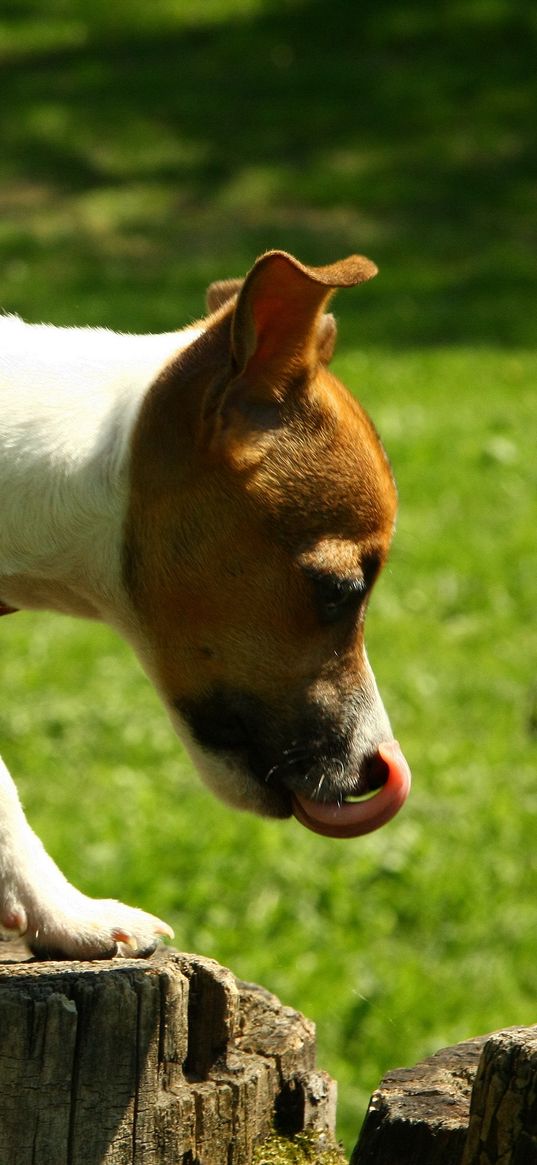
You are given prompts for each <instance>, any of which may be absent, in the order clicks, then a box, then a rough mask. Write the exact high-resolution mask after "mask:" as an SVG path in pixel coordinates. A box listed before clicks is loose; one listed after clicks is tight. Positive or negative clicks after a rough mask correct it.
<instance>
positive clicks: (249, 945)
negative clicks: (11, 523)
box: [0, 0, 537, 1150]
mask: <svg viewBox="0 0 537 1165" xmlns="http://www.w3.org/2000/svg"><path fill="white" fill-rule="evenodd" d="M536 31H537V9H536V8H535V6H534V5H533V4H532V3H530V2H527V3H526V2H524V0H517V2H516V3H512V0H464V2H462V0H460V2H457V0H453V2H441V3H439V4H436V5H433V6H431V5H427V4H425V3H423V2H417V0H414V2H410V0H403V2H401V0H375V2H374V0H364V2H355V0H331V2H330V4H329V5H326V4H325V3H321V2H320V0H197V2H196V0H152V2H151V3H146V4H144V3H142V2H141V0H130V2H129V3H127V2H126V0H114V3H110V2H105V0H92V3H91V4H89V3H88V0H49V2H48V3H47V5H46V11H45V9H44V8H43V6H42V5H41V4H38V3H37V2H35V3H34V2H32V0H2V4H1V7H0V62H1V66H2V103H1V106H0V124H1V141H2V150H1V151H0V211H1V214H0V252H1V256H2V303H3V307H4V308H5V309H6V310H8V311H17V312H20V313H21V314H22V315H23V316H25V317H26V318H27V319H30V320H42V319H44V320H47V321H51V322H54V323H58V324H105V325H108V326H111V327H116V328H120V329H122V330H132V331H135V330H138V331H158V330H164V329H170V328H173V327H177V326H181V325H182V324H183V323H186V322H187V321H189V320H191V319H194V318H196V316H197V315H198V314H200V313H201V311H202V303H203V291H204V287H205V285H206V283H208V282H209V281H211V280H212V279H215V278H218V277H221V276H227V275H236V274H242V273H243V272H244V271H245V270H246V269H247V268H248V267H249V266H250V265H251V263H252V261H253V259H254V258H255V256H256V255H257V254H258V253H259V252H260V251H262V250H264V249H266V248H271V247H283V248H286V249H290V250H292V251H294V252H295V253H296V254H297V255H298V256H299V257H300V258H301V259H303V260H304V261H306V262H310V263H322V262H330V261H332V260H333V259H335V258H338V257H340V256H342V255H344V254H346V253H349V252H350V251H352V250H359V251H362V252H365V253H366V254H370V255H371V257H372V258H374V259H375V260H376V261H377V262H378V263H379V266H380V268H381V276H380V278H379V279H378V280H376V281H375V282H374V283H373V284H371V285H368V286H367V287H365V288H362V289H360V290H358V291H356V292H353V293H351V292H347V293H340V295H339V297H338V299H337V300H336V304H335V306H336V311H337V314H338V317H339V322H340V344H339V349H338V355H337V358H336V361H335V364H334V368H335V371H336V372H338V373H339V374H340V375H341V376H342V377H343V378H344V379H345V380H346V382H347V383H348V384H349V385H350V386H351V387H352V388H353V390H355V391H357V392H358V393H359V395H360V398H361V400H362V401H363V403H364V404H365V405H366V407H367V408H368V409H369V411H370V412H371V414H372V416H373V418H374V420H375V422H376V424H377V425H378V427H379V429H380V431H381V433H382V435H383V438H384V441H385V444H386V445H387V447H388V451H389V453H390V456H391V458H392V461H393V464H394V467H395V470H396V474H397V478H398V482H399V489H400V496H401V515H400V521H399V527H398V533H397V537H396V543H395V546H394V551H393V555H392V559H391V564H390V567H389V569H388V570H387V571H386V573H385V575H384V577H383V579H382V580H381V582H380V585H379V587H378V589H377V591H376V593H375V598H374V601H373V603H372V605H371V608H370V612H369V615H368V623H369V638H368V642H369V652H370V656H371V658H372V661H373V663H374V665H375V669H376V672H377V677H378V680H379V683H380V686H381V689H382V692H383V695H384V697H385V701H386V704H387V706H388V708H389V711H390V714H391V716H392V720H393V724H394V728H395V730H396V733H397V735H398V736H399V738H400V739H401V741H402V743H403V746H404V748H405V751H406V752H407V755H408V756H409V759H410V761H411V764H412V767H413V770H414V791H413V795H412V798H411V800H410V802H409V803H408V805H407V807H406V808H405V811H404V813H403V814H402V815H401V816H400V818H399V819H396V820H395V821H394V822H393V823H391V824H390V826H388V827H387V828H386V829H385V830H383V831H381V832H380V833H379V834H377V835H374V836H372V837H370V838H365V839H360V840H358V841H356V842H348V843H344V844H343V843H342V844H339V843H337V842H333V841H328V840H325V839H321V838H317V837H315V836H313V835H308V834H306V833H305V832H304V831H301V830H300V828H299V827H298V826H297V825H296V824H295V823H293V822H290V823H283V824H281V823H280V824H278V823H272V822H265V821H261V820H257V819H253V818H248V817H241V816H239V815H237V814H234V813H233V812H232V811H230V810H229V811H228V810H227V809H226V808H224V807H222V806H220V805H219V804H217V803H216V802H215V801H214V800H213V799H212V798H211V796H210V795H209V794H208V793H206V792H205V791H204V790H203V789H202V788H201V786H200V785H199V784H198V780H197V778H196V776H195V775H194V774H193V773H192V771H191V769H190V767H189V764H188V762H187V760H186V759H185V758H184V756H183V754H182V753H181V749H180V746H179V744H178V742H177V740H176V739H175V738H174V737H173V735H172V733H171V731H170V729H169V726H168V723H167V721H166V717H165V714H164V712H163V711H162V709H161V708H160V707H159V705H158V702H157V699H156V697H155V695H154V694H153V692H152V690H151V689H150V687H149V685H148V684H147V682H146V680H145V679H144V678H143V677H142V676H141V674H140V671H139V669H138V667H137V665H136V664H135V662H134V661H133V659H132V658H131V656H130V654H129V652H128V651H127V649H126V648H124V647H123V645H122V644H121V643H118V642H117V640H116V639H115V638H114V637H113V636H112V635H111V633H109V632H108V631H107V630H106V629H105V628H100V627H96V626H95V627H94V626H90V625H85V624H83V623H76V622H74V621H70V620H67V619H66V620H62V619H59V618H54V617H52V616H51V617H49V616H46V615H39V616H38V615H19V616H17V617H16V618H14V619H13V620H3V621H2V625H1V628H0V635H1V646H0V678H1V684H2V694H3V695H2V704H1V707H0V740H1V744H2V751H3V753H4V756H5V759H6V761H7V762H8V763H9V764H10V766H11V768H12V771H13V772H14V774H15V775H16V776H17V779H18V783H19V788H20V789H21V792H22V795H23V799H24V802H25V805H26V807H27V810H28V813H29V816H30V818H31V821H32V823H33V824H34V826H35V827H36V828H37V830H38V831H39V833H40V835H41V836H42V837H43V839H44V841H45V842H46V844H47V846H48V847H49V848H50V849H51V851H52V852H53V854H54V856H55V857H56V858H57V860H58V861H59V862H60V864H61V865H62V868H63V869H64V870H65V871H66V872H67V873H68V874H69V876H70V877H71V878H72V879H73V880H74V881H75V883H77V884H79V885H80V886H81V887H82V888H84V889H85V890H86V891H88V892H90V893H93V894H96V895H106V896H108V895H110V894H117V895H118V896H121V897H123V898H125V899H126V900H127V901H129V900H130V901H133V902H135V903H136V904H138V905H141V906H145V907H147V908H148V909H151V910H154V911H156V912H158V913H161V914H162V915H163V916H164V917H166V918H168V920H169V921H171V922H172V923H173V924H174V925H175V927H176V933H177V942H178V944H179V945H180V946H181V947H183V948H184V949H189V948H190V949H196V950H198V951H200V952H203V953H204V954H207V955H211V956H214V957H215V958H217V959H219V960H220V961H221V962H224V963H227V964H229V965H230V966H231V967H232V969H233V970H234V971H235V972H236V973H237V974H238V975H240V976H242V977H244V978H247V979H253V980H258V981H260V982H262V983H264V984H265V985H266V986H267V987H268V988H270V989H271V990H273V991H275V992H277V993H278V994H280V995H281V997H282V998H283V999H284V1000H285V1002H287V1003H290V1004H292V1005H293V1006H295V1007H297V1008H299V1009H301V1010H303V1011H305V1012H306V1014H308V1015H309V1016H311V1017H312V1018H314V1019H315V1021H316V1023H317V1025H318V1039H319V1062H320V1063H321V1064H322V1066H323V1067H326V1068H327V1069H328V1070H329V1071H330V1072H331V1073H332V1074H333V1075H334V1076H336V1077H337V1079H338V1081H339V1085H340V1106H339V1112H340V1134H341V1136H342V1137H343V1139H344V1141H345V1144H346V1146H347V1148H348V1149H349V1150H350V1148H351V1147H352V1144H353V1143H354V1140H355V1139H356V1135H357V1131H358V1127H359V1124H360V1121H361V1118H362V1115H363V1111H364V1106H365V1104H366V1102H367V1098H368V1096H369V1093H370V1092H371V1091H372V1089H373V1088H374V1087H375V1086H376V1084H377V1082H378V1079H379V1077H380V1075H381V1074H382V1073H383V1072H384V1071H385V1070H386V1069H387V1068H388V1067H393V1066H396V1065H397V1064H409V1063H411V1062H412V1061H413V1060H415V1059H416V1058H418V1057H421V1056H423V1055H426V1054H428V1053H429V1052H431V1051H433V1050H434V1049H436V1048H437V1047H439V1046H440V1045H442V1044H445V1043H448V1042H453V1041H455V1040H458V1039H463V1038H465V1037H467V1036H471V1035H475V1034H478V1033H479V1032H483V1031H486V1030H490V1029H492V1028H495V1027H499V1026H502V1025H507V1024H514V1023H531V1022H534V1021H535V994H536V969H535V968H536V958H535V946H536V924H537V903H536V889H537V877H536V867H537V854H536V845H535V836H536V817H537V786H536V781H535V760H536V743H537V741H536V738H537V676H536V667H535V661H536V655H537V650H536V648H537V636H536V631H535V621H534V611H535V605H536V598H537V595H536V582H535V579H536V565H537V564H536V556H535V549H534V547H535V527H536V522H537V508H536V477H537V461H536V456H535V443H536V442H535V435H536V420H537V407H536V378H537V355H536V338H537V310H536V309H537V280H536V278H535V249H536V243H537V217H536V193H537V190H536V185H537V183H536V178H537V150H536V145H537V143H536V140H535V138H536V128H535V127H536V124H537V121H536V116H535V113H536V108H537V102H536V97H537V74H536V71H535V59H536V47H537V46H536V39H537V37H536Z"/></svg>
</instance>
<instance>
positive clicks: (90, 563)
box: [0, 316, 200, 958]
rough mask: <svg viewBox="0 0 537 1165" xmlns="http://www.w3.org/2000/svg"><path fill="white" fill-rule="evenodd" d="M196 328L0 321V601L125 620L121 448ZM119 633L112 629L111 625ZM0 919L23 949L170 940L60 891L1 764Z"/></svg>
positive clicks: (154, 924)
mask: <svg viewBox="0 0 537 1165" xmlns="http://www.w3.org/2000/svg"><path fill="white" fill-rule="evenodd" d="M199 333H200V328H199V327H198V326H193V327H190V328H186V329H184V330H183V331H182V332H173V333H167V334H165V335H160V336H129V335H118V334H116V333H114V332H110V331H107V330H105V329H101V328H98V329H85V328H55V327H51V326H48V325H43V324H38V325H29V324H25V323H23V321H22V320H20V319H18V318H16V317H14V316H7V317H4V318H1V319H0V498H1V506H0V600H2V601H3V602H5V603H8V604H10V605H11V606H14V607H17V606H23V607H47V608H56V609H58V610H62V611H66V612H68V613H70V614H77V615H90V616H94V617H97V618H105V619H106V620H107V621H108V622H110V623H112V624H115V625H116V626H120V627H121V626H122V624H124V623H125V622H126V621H128V617H127V615H126V605H125V603H124V600H123V592H122V587H121V544H122V527H123V520H124V512H125V506H126V503H127V488H128V483H127V473H128V463H129V440H130V436H131V433H132V429H133V425H134V422H135V419H136V416H137V413H138V409H139V407H140V403H141V401H142V399H143V396H144V394H145V392H146V391H147V389H148V387H149V385H151V384H152V383H153V382H154V380H155V379H156V377H157V376H158V373H159V371H160V369H161V368H162V367H163V366H164V365H165V364H166V363H167V362H168V361H169V359H170V358H171V357H172V356H173V355H174V354H175V353H177V352H179V351H181V350H182V349H184V348H185V347H186V346H187V345H188V344H189V343H191V342H192V341H193V340H194V339H195V338H196V337H197V336H198V335H199ZM123 629H124V630H125V627H123ZM0 924H2V925H4V926H5V927H6V929H7V930H8V931H9V932H10V933H12V934H13V933H24V934H26V935H27V936H28V938H29V939H30V941H31V942H32V945H33V946H34V947H35V948H36V949H43V950H53V951H56V950H57V951H61V952H62V953H63V954H64V955H73V956H74V957H81V958H84V957H86V958H91V957H94V956H96V955H99V954H104V953H110V951H112V952H113V951H114V950H115V949H116V947H117V945H118V944H119V945H121V943H126V944H127V948H128V949H131V950H132V949H139V950H140V952H143V951H144V950H147V949H148V948H150V947H151V946H152V945H154V943H155V935H158V934H171V931H170V929H169V927H167V926H166V924H165V923H163V922H161V921H160V920H159V919H156V918H153V917H152V916H151V915H147V914H144V913H143V912H142V911H140V910H135V909H132V908H130V907H128V906H124V905H123V904H122V903H118V902H112V901H104V902H95V901H93V900H91V899H89V898H86V897H85V895H83V894H81V893H80V892H79V891H78V890H76V889H75V888H74V887H73V886H71V885H70V884H69V883H68V882H67V881H66V879H65V878H64V877H63V874H61V872H60V870H59V869H58V868H57V866H56V865H55V864H54V862H53V861H52V859H51V858H50V857H49V856H48V854H47V853H46V852H45V850H44V848H43V846H42V844H41V842H40V841H39V839H38V838H37V837H36V836H35V834H34V833H33V832H32V830H31V829H30V826H29V825H28V822H27V821H26V818H25V816H24V813H23V810H22V807H21V805H20V802H19V799H18V796H17V792H16V789H15V786H14V784H13V781H12V779H11V777H10V775H9V773H8V771H7V769H6V767H5V765H3V763H2V761H1V760H0Z"/></svg>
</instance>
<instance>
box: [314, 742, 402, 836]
mask: <svg viewBox="0 0 537 1165" xmlns="http://www.w3.org/2000/svg"><path fill="white" fill-rule="evenodd" d="M378 751H379V756H380V758H381V760H383V761H384V764H385V765H386V768H387V770H388V776H387V777H386V781H385V783H384V784H383V785H382V787H381V788H380V789H379V790H378V793H375V794H374V796H373V797H369V798H368V800H367V801H344V802H343V803H342V804H341V805H339V804H338V803H337V802H332V803H331V802H321V801H310V800H309V798H308V797H302V796H301V795H299V794H298V793H295V794H294V795H293V813H294V815H295V817H296V819H297V821H300V823H301V824H302V825H305V826H306V829H311V830H313V832H314V833H322V834H323V835H324V836H325V837H358V836H359V835H360V834H362V833H372V832H373V830H374V829H380V826H381V825H385V824H386V822H387V821H390V819H391V818H392V817H394V816H395V814H396V813H397V812H398V810H399V809H400V808H401V806H402V805H404V803H405V801H406V799H407V797H408V794H409V792H410V782H411V776H410V769H409V767H408V764H407V762H406V760H405V758H404V756H403V753H402V752H401V749H400V747H399V745H398V743H397V741H396V740H390V741H387V742H386V743H385V744H381V745H380V746H379V750H378Z"/></svg>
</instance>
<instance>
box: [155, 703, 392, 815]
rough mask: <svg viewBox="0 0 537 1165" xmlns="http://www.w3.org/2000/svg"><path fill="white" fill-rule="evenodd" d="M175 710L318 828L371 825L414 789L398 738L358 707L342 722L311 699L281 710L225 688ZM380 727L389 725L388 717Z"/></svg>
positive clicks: (282, 805)
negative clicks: (366, 720) (367, 722)
mask: <svg viewBox="0 0 537 1165" xmlns="http://www.w3.org/2000/svg"><path fill="white" fill-rule="evenodd" d="M176 710H177V711H178V712H179V714H180V715H181V717H182V718H183V719H184V720H186V722H187V724H188V727H189V729H190V731H191V733H192V735H193V737H194V739H195V740H196V742H197V743H198V744H199V745H200V746H201V748H202V749H203V750H204V751H205V752H208V753H212V754H213V755H215V756H218V757H220V758H222V759H227V760H229V762H230V763H233V762H235V763H236V766H237V769H238V770H242V771H245V770H246V771H247V772H248V774H249V775H250V777H251V778H252V779H253V780H254V781H255V782H256V783H257V784H258V786H260V787H261V788H262V790H263V795H264V798H266V800H267V801H269V800H270V799H271V798H274V804H275V807H276V808H277V815H278V816H284V815H290V814H291V813H292V814H293V815H294V816H295V817H296V819H297V820H298V821H300V822H301V824H302V825H304V826H306V828H308V829H310V830H313V831H314V832H316V833H320V834H324V835H325V836H328V837H341V838H343V837H355V836H358V835H360V834H364V833H370V832H372V831H373V830H375V829H378V828H379V827H380V826H381V825H384V824H385V823H386V822H387V821H389V820H390V819H391V818H392V817H393V816H394V815H395V814H396V813H397V812H398V810H399V809H400V808H401V806H402V805H403V804H404V802H405V801H406V798H407V796H408V793H409V791H410V779H411V778H410V770H409V767H408V764H407V762H406V760H405V758H404V756H403V754H402V752H401V749H400V748H399V745H398V744H397V743H396V742H395V741H394V740H392V739H390V738H389V737H388V739H380V740H379V739H375V736H374V731H372V730H371V728H370V727H369V733H368V731H367V730H364V728H363V726H361V725H360V724H359V723H358V724H356V723H355V721H356V710H355V709H354V710H353V712H352V714H350V713H348V714H347V716H346V717H343V718H342V722H341V723H340V722H339V721H335V720H334V719H333V718H332V717H330V716H328V715H327V714H326V712H325V711H323V710H322V709H320V708H319V707H318V706H311V705H310V706H307V707H306V708H305V710H303V711H302V713H301V714H299V715H297V714H295V715H292V716H289V715H285V713H284V714H282V713H280V712H279V711H278V714H277V715H276V714H275V713H271V711H270V709H269V708H267V707H266V705H265V704H264V703H263V702H262V701H261V700H259V699H258V698H257V697H255V696H251V695H250V694H246V693H236V692H233V693H230V692H228V691H224V690H221V689H219V690H214V691H213V692H212V693H211V694H210V695H208V696H205V697H204V698H203V699H199V700H195V701H184V700H181V701H177V704H176ZM374 727H375V726H374V724H373V729H374ZM379 729H383V730H384V732H386V722H382V723H381V724H379Z"/></svg>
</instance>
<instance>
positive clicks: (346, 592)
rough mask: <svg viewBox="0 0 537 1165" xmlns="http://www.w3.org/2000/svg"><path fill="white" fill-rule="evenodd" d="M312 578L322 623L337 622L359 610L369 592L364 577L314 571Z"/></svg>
mask: <svg viewBox="0 0 537 1165" xmlns="http://www.w3.org/2000/svg"><path fill="white" fill-rule="evenodd" d="M312 578H313V585H314V587H315V596H316V599H317V606H318V609H319V615H320V618H321V622H322V623H336V622H337V621H338V620H339V619H343V618H344V616H345V615H348V614H351V613H352V612H355V611H357V610H358V607H359V606H360V603H361V602H362V601H363V599H364V598H365V595H366V592H367V586H366V584H365V582H364V580H363V579H362V578H342V577H340V576H339V575H333V574H321V573H319V574H317V573H315V574H313V573H312Z"/></svg>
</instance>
